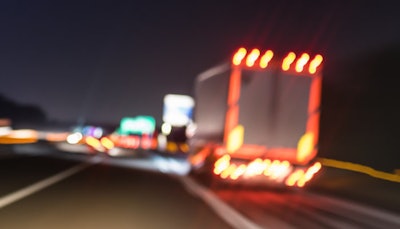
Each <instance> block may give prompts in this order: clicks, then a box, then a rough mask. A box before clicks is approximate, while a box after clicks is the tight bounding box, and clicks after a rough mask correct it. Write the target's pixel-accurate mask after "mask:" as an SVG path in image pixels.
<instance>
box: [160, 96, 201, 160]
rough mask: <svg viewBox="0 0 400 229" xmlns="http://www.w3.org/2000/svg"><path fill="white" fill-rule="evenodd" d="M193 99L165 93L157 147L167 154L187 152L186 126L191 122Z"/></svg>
mask: <svg viewBox="0 0 400 229" xmlns="http://www.w3.org/2000/svg"><path fill="white" fill-rule="evenodd" d="M193 107H194V100H193V98H192V97H191V96H189V95H183V94H167V95H165V96H164V101H163V117H162V121H163V123H162V125H161V131H160V134H159V135H158V149H159V151H161V152H166V153H168V154H177V155H179V154H183V155H185V154H187V151H188V148H189V147H188V145H187V136H186V128H187V126H188V125H190V123H192V116H193Z"/></svg>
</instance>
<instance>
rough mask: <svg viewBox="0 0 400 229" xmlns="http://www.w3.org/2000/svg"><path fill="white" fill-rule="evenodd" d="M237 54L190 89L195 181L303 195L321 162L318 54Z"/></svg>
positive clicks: (190, 157) (204, 74) (244, 51)
mask: <svg viewBox="0 0 400 229" xmlns="http://www.w3.org/2000/svg"><path fill="white" fill-rule="evenodd" d="M283 54H284V55H279V54H275V53H274V52H273V51H272V50H265V51H263V52H261V51H260V50H259V49H257V48H254V49H246V48H244V47H241V48H239V49H238V50H237V52H235V53H234V55H233V57H232V59H231V61H228V62H225V63H222V64H220V65H217V66H215V67H212V68H210V69H208V70H206V71H204V72H202V73H201V74H199V75H198V76H197V78H196V79H195V83H194V86H195V87H194V99H195V108H194V115H193V119H194V120H193V125H192V126H191V127H190V129H191V130H192V131H191V134H190V136H189V139H188V143H189V146H190V152H189V155H188V161H189V163H190V167H191V173H192V174H208V175H209V176H207V177H210V178H211V179H212V180H216V181H218V182H229V183H231V182H233V183H243V182H244V183H246V182H248V183H252V182H255V183H260V182H261V184H277V185H282V186H284V187H295V188H297V187H304V186H305V184H306V183H307V182H309V181H310V180H312V178H313V177H314V176H315V174H317V173H318V171H320V169H321V163H320V162H318V160H317V159H316V156H317V154H318V137H319V120H320V103H321V88H322V61H323V57H322V55H320V54H316V55H310V54H308V53H301V55H298V54H296V53H295V52H288V53H283Z"/></svg>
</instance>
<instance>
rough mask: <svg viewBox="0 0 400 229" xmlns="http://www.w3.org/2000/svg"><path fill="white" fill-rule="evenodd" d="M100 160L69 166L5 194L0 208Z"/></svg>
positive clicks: (0, 202)
mask: <svg viewBox="0 0 400 229" xmlns="http://www.w3.org/2000/svg"><path fill="white" fill-rule="evenodd" d="M98 162H99V160H93V161H92V163H86V162H85V163H81V164H79V165H76V166H74V167H72V168H69V169H67V170H64V171H62V172H59V173H57V174H55V175H53V176H51V177H48V178H46V179H44V180H41V181H39V182H36V183H34V184H32V185H29V186H27V187H25V188H22V189H20V190H18V191H15V192H13V193H10V194H8V195H5V196H3V197H1V198H0V209H1V208H4V207H6V206H7V205H10V204H12V203H14V202H17V201H19V200H21V199H23V198H25V197H27V196H30V195H32V194H34V193H36V192H38V191H40V190H43V189H45V188H47V187H49V186H51V185H53V184H55V183H57V182H60V181H62V180H64V179H66V178H68V177H70V176H72V175H74V174H76V173H78V172H80V171H82V170H84V169H86V168H88V167H89V166H91V165H93V164H96V163H98Z"/></svg>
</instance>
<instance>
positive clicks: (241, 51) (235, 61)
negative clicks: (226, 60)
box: [232, 48, 247, 65]
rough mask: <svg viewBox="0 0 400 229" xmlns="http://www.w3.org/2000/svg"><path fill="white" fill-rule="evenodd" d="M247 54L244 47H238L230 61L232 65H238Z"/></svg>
mask: <svg viewBox="0 0 400 229" xmlns="http://www.w3.org/2000/svg"><path fill="white" fill-rule="evenodd" d="M246 54H247V50H246V49H245V48H240V49H239V50H238V51H237V52H236V53H235V55H233V58H232V63H233V64H234V65H240V64H241V63H242V60H243V59H244V57H245V56H246Z"/></svg>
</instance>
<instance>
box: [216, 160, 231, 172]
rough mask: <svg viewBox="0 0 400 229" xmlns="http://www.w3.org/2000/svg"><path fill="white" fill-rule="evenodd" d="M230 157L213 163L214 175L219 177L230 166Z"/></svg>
mask: <svg viewBox="0 0 400 229" xmlns="http://www.w3.org/2000/svg"><path fill="white" fill-rule="evenodd" d="M230 160H231V157H230V156H229V155H224V156H222V157H221V158H219V159H218V160H217V161H216V162H215V163H214V174H216V175H219V174H221V173H222V172H223V171H224V170H226V169H227V168H228V167H229V165H230Z"/></svg>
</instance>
